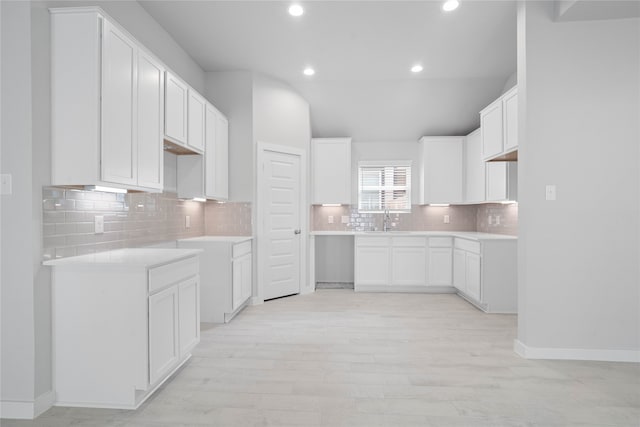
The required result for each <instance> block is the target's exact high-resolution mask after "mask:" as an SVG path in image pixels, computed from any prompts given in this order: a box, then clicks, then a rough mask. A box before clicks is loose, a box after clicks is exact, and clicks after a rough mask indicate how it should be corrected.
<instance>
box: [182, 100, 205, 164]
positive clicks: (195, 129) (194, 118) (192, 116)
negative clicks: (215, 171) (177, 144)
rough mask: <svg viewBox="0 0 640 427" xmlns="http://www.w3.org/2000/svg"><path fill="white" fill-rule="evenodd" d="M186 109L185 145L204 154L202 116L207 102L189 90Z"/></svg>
mask: <svg viewBox="0 0 640 427" xmlns="http://www.w3.org/2000/svg"><path fill="white" fill-rule="evenodd" d="M188 98H189V105H188V109H187V112H188V113H187V116H188V118H187V122H188V130H187V145H188V146H189V148H191V149H192V150H194V151H197V152H200V153H202V152H204V148H205V147H204V135H205V130H204V115H205V106H206V104H207V101H205V100H204V98H203V97H202V96H200V94H198V92H196V91H194V90H192V89H189V96H188Z"/></svg>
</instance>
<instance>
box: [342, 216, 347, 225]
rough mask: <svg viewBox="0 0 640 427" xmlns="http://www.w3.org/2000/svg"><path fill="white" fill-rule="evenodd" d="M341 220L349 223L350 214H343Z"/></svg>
mask: <svg viewBox="0 0 640 427" xmlns="http://www.w3.org/2000/svg"><path fill="white" fill-rule="evenodd" d="M341 222H342V223H343V224H349V215H342V218H341Z"/></svg>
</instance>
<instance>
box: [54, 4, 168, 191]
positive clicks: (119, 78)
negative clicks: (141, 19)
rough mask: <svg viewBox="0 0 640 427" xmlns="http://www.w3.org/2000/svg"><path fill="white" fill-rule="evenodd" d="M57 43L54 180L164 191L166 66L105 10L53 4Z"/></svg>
mask: <svg viewBox="0 0 640 427" xmlns="http://www.w3.org/2000/svg"><path fill="white" fill-rule="evenodd" d="M101 35H102V36H101ZM51 44H52V56H51V110H52V117H51V129H52V152H51V157H52V176H51V184H52V185H69V186H84V185H103V186H111V187H119V188H126V189H132V190H142V191H160V190H161V189H162V162H161V161H160V159H161V157H162V135H161V133H160V132H159V129H160V128H159V123H158V117H159V115H162V113H161V112H162V108H163V106H162V92H161V90H162V89H161V88H160V87H159V86H158V85H161V84H162V77H161V74H162V73H163V72H164V69H163V67H162V66H160V65H159V63H158V62H156V61H155V60H154V59H153V58H152V57H151V56H150V55H149V54H147V53H146V52H145V50H144V47H142V45H140V44H139V43H138V42H137V41H136V40H135V39H134V38H133V37H131V36H130V35H129V34H128V33H127V32H126V31H124V30H122V29H121V28H120V27H118V25H117V24H116V23H115V22H113V21H112V20H110V19H109V18H108V17H107V16H106V15H105V14H104V12H102V11H101V10H100V9H99V8H64V9H51Z"/></svg>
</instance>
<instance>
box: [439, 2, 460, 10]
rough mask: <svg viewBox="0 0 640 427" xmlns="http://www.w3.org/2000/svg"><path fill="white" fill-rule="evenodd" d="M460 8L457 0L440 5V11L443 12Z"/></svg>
mask: <svg viewBox="0 0 640 427" xmlns="http://www.w3.org/2000/svg"><path fill="white" fill-rule="evenodd" d="M458 6H460V2H459V1H458V0H447V1H445V2H444V4H443V5H442V10H444V11H445V12H451V11H452V10H456V9H457V8H458Z"/></svg>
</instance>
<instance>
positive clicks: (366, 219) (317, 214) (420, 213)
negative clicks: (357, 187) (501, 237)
mask: <svg viewBox="0 0 640 427" xmlns="http://www.w3.org/2000/svg"><path fill="white" fill-rule="evenodd" d="M445 215H448V216H449V223H445V221H444V219H445ZM489 215H491V216H492V222H491V225H489V224H488V216H489ZM496 216H499V217H500V222H499V223H498V221H496V220H495V217H496ZM343 217H345V218H344V219H345V220H346V222H345V223H343V222H342V219H343ZM331 221H332V222H331ZM311 224H312V230H316V231H369V230H382V227H383V215H382V214H381V213H367V212H360V211H359V210H358V208H357V207H356V206H344V205H343V206H317V205H314V206H312V207H311ZM517 226H518V205H517V204H512V205H502V204H486V205H485V204H483V205H451V206H420V205H413V206H412V209H411V212H407V213H392V214H391V228H392V229H393V230H399V231H482V232H485V233H499V234H510V235H517V234H518V229H517Z"/></svg>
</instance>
